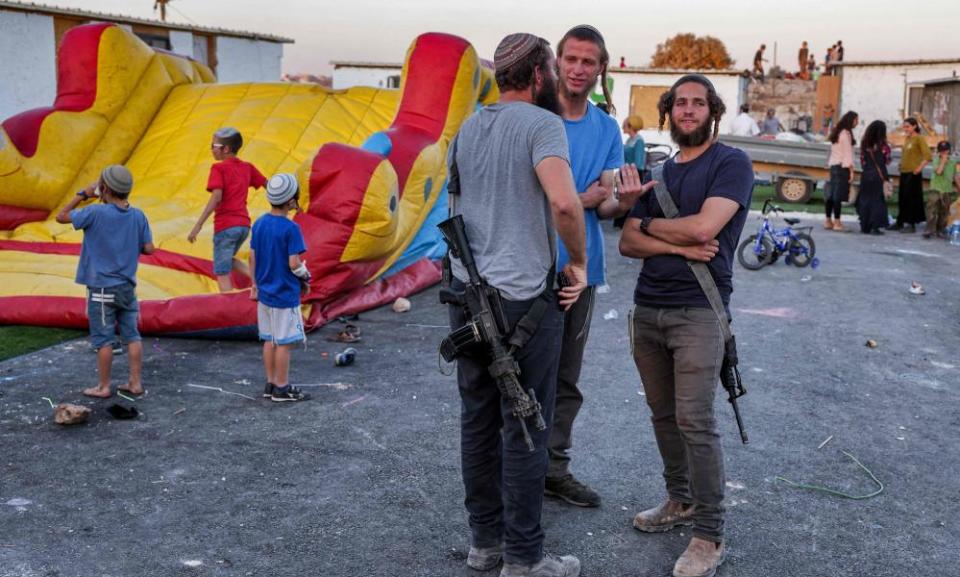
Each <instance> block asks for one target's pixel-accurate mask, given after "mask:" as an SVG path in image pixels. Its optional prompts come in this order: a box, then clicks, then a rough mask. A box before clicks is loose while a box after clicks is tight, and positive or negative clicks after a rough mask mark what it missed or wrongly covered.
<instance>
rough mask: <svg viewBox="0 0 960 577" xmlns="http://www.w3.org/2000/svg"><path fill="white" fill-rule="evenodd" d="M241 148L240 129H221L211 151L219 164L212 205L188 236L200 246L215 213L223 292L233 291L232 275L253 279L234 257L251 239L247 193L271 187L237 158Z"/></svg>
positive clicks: (213, 173) (210, 185) (211, 181)
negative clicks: (244, 243) (197, 241)
mask: <svg viewBox="0 0 960 577" xmlns="http://www.w3.org/2000/svg"><path fill="white" fill-rule="evenodd" d="M241 146H243V137H242V136H240V132H239V131H238V130H237V129H236V128H221V129H220V130H218V131H217V132H215V133H214V135H213V142H212V143H211V144H210V150H211V152H212V153H213V157H214V158H215V159H216V160H217V161H218V162H216V163H214V165H213V166H211V167H210V177H209V178H208V179H207V191H208V192H210V201H209V202H207V206H205V207H204V209H203V213H202V214H201V215H200V218H199V219H198V220H197V224H195V225H194V226H193V230H191V231H190V234H189V235H188V236H187V240H189V241H190V242H196V240H197V235H198V234H200V229H202V228H203V223H204V222H206V220H207V218H208V217H209V216H210V213H211V212H212V213H214V217H213V273H214V274H215V275H217V285H218V286H219V287H220V292H226V291H229V290H232V289H233V284H232V283H231V282H230V271H232V270H235V271H237V272H239V273H240V274H243V275H246V276H250V270H249V269H248V268H247V265H246V263H244V262H243V261H241V260H238V259H235V258H234V257H235V256H236V254H237V251H239V250H240V247H241V246H243V242H244V241H245V240H247V237H248V236H250V214H249V213H248V212H247V192H248V190H249V189H250V187H253V188H255V189H256V188H263V187H264V186H265V185H266V184H267V179H266V178H264V177H263V175H262V174H260V171H259V170H257V167H256V166H254V165H252V164H250V163H249V162H245V161H243V160H240V159H239V158H237V152H239V150H240V147H241Z"/></svg>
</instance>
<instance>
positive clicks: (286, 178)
mask: <svg viewBox="0 0 960 577" xmlns="http://www.w3.org/2000/svg"><path fill="white" fill-rule="evenodd" d="M299 200H300V187H299V185H298V184H297V179H296V177H295V176H294V175H292V174H286V173H281V174H276V175H274V176H273V177H272V178H271V179H270V181H269V182H268V183H267V201H268V202H270V207H271V209H270V212H268V213H267V214H264V215H263V216H261V217H260V218H258V219H257V222H255V223H254V224H253V236H252V237H251V239H250V270H251V271H253V288H251V290H250V298H251V299H253V300H255V301H259V302H258V304H257V328H258V330H259V332H260V340H262V341H263V367H264V369H265V370H266V373H267V383H266V386H265V387H264V389H263V396H264V398H269V399H270V400H272V401H275V402H291V401H305V400H307V399H309V398H310V397H309V395H306V394H304V393H302V392H301V391H300V390H299V389H297V388H295V387H291V386H290V384H289V381H288V374H289V372H290V349H291V347H292V346H293V345H296V344H298V343H303V342H306V335H304V333H303V316H302V315H301V314H300V296H301V295H304V294H306V293H307V292H308V291H309V289H310V271H308V270H307V264H306V263H305V262H304V261H303V260H302V259H301V258H300V255H302V254H303V253H305V252H306V250H307V248H306V244H305V243H304V241H303V234H301V232H300V227H299V226H297V223H295V222H293V221H292V220H290V219H289V218H287V213H288V212H290V211H291V210H300V205H299Z"/></svg>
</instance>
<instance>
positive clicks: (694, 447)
mask: <svg viewBox="0 0 960 577" xmlns="http://www.w3.org/2000/svg"><path fill="white" fill-rule="evenodd" d="M659 110H660V128H661V129H662V128H663V124H664V120H665V118H667V117H669V119H670V136H671V137H672V139H673V141H674V142H676V144H677V145H678V146H679V149H680V152H679V154H678V155H677V156H676V157H674V158H672V159H670V160H668V161H667V162H666V163H665V166H664V169H663V182H664V184H665V185H666V188H667V190H668V191H669V192H670V195H671V196H672V197H673V200H674V202H675V204H676V205H677V207H678V208H679V214H678V215H677V217H676V218H672V219H668V218H664V211H663V210H662V209H661V207H660V205H659V203H658V202H657V198H656V195H652V194H649V195H646V196H645V197H644V198H641V199H640V200H639V201H638V202H637V204H636V205H635V206H634V209H633V211H631V214H630V218H629V219H628V220H627V223H626V226H624V228H623V234H622V236H621V238H620V253H621V254H623V255H624V256H629V257H634V258H642V259H643V267H642V269H641V270H640V276H639V278H638V280H637V286H636V289H635V291H634V304H635V305H636V306H635V308H634V311H633V314H632V319H631V324H630V329H631V343H632V346H633V358H634V362H635V363H636V365H637V370H638V372H639V373H640V379H641V381H642V382H643V389H644V391H645V393H646V400H647V404H648V405H649V407H650V410H651V413H652V421H653V431H654V435H655V437H656V439H657V446H658V448H659V450H660V456H661V458H662V460H663V477H664V480H665V481H666V488H667V500H666V501H665V502H663V503H662V504H661V505H659V506H657V507H654V508H652V509H648V510H646V511H642V512H640V513H638V514H637V515H636V517H634V520H633V525H634V527H635V528H636V529H638V530H640V531H644V532H655V533H658V532H663V531H668V530H670V529H673V528H675V527H679V526H682V525H693V538H692V539H691V541H690V544H689V545H688V547H687V549H686V550H685V551H684V552H683V554H682V555H681V556H680V558H679V559H678V560H677V562H676V564H675V565H674V569H673V574H674V576H675V577H709V576H712V575H714V574H715V573H716V570H717V567H718V566H719V565H720V564H721V563H722V562H723V560H724V556H725V555H726V548H725V546H724V507H723V492H724V472H723V468H724V467H723V451H722V448H721V445H720V435H719V433H718V432H717V424H716V419H715V417H714V397H715V394H716V390H717V382H718V380H719V375H720V368H721V365H722V363H723V358H724V341H723V336H722V333H721V328H720V321H719V318H718V317H717V314H716V313H715V312H714V311H713V309H711V307H710V303H709V302H708V300H707V297H706V294H705V293H704V291H703V289H702V288H701V287H700V284H699V283H698V282H697V279H696V277H695V276H694V274H693V271H692V270H691V268H690V267H689V266H688V263H687V261H688V260H690V261H699V262H704V263H707V267H708V269H709V270H710V274H711V276H712V277H713V280H714V282H715V283H716V285H717V288H718V291H719V293H720V296H721V298H722V300H723V304H724V308H726V309H727V313H726V314H727V316H728V318H729V303H730V293H731V292H732V291H733V284H732V281H733V255H734V252H735V249H736V246H737V241H738V240H739V238H740V232H741V231H742V230H743V224H744V221H745V220H746V218H747V211H748V209H749V206H750V199H751V197H752V191H753V167H752V165H751V163H750V159H749V158H748V157H747V155H746V154H745V153H744V152H743V151H741V150H739V149H736V148H731V147H729V146H726V145H724V144H722V143H719V142H717V141H716V137H717V133H718V128H719V124H720V118H721V116H722V115H723V113H724V111H725V106H724V104H723V101H722V100H721V99H720V97H719V96H718V95H717V92H716V90H715V89H714V87H713V85H712V84H711V83H710V81H709V80H708V79H707V78H705V77H703V76H700V75H696V74H693V75H688V76H684V77H682V78H681V79H680V80H678V81H677V82H676V83H675V84H674V85H673V87H672V88H671V89H670V90H669V91H667V92H665V93H664V94H663V95H662V96H661V97H660V103H659Z"/></svg>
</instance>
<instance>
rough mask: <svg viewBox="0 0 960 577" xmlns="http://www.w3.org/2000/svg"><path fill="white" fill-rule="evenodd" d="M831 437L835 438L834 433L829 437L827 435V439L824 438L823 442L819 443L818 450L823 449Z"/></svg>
mask: <svg viewBox="0 0 960 577" xmlns="http://www.w3.org/2000/svg"><path fill="white" fill-rule="evenodd" d="M831 439H833V435H830V436H829V437H827V438H826V439H824V440H823V442H822V443H820V444H819V445H817V450H818V451H819V450H820V449H822V448H823V447H824V446H826V444H827V443H829V442H830V440H831Z"/></svg>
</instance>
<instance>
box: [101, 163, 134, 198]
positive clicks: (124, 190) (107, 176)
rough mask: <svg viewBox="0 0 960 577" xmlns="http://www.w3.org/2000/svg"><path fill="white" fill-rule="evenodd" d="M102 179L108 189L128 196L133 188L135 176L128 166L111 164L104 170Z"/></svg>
mask: <svg viewBox="0 0 960 577" xmlns="http://www.w3.org/2000/svg"><path fill="white" fill-rule="evenodd" d="M100 178H101V179H103V183H104V184H106V185H107V188H109V189H110V190H112V191H113V192H116V193H117V194H128V193H129V192H130V189H132V188H133V175H132V174H130V171H129V170H128V169H127V167H126V166H122V165H120V164H111V165H110V166H108V167H106V168H104V169H103V172H101V173H100Z"/></svg>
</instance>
